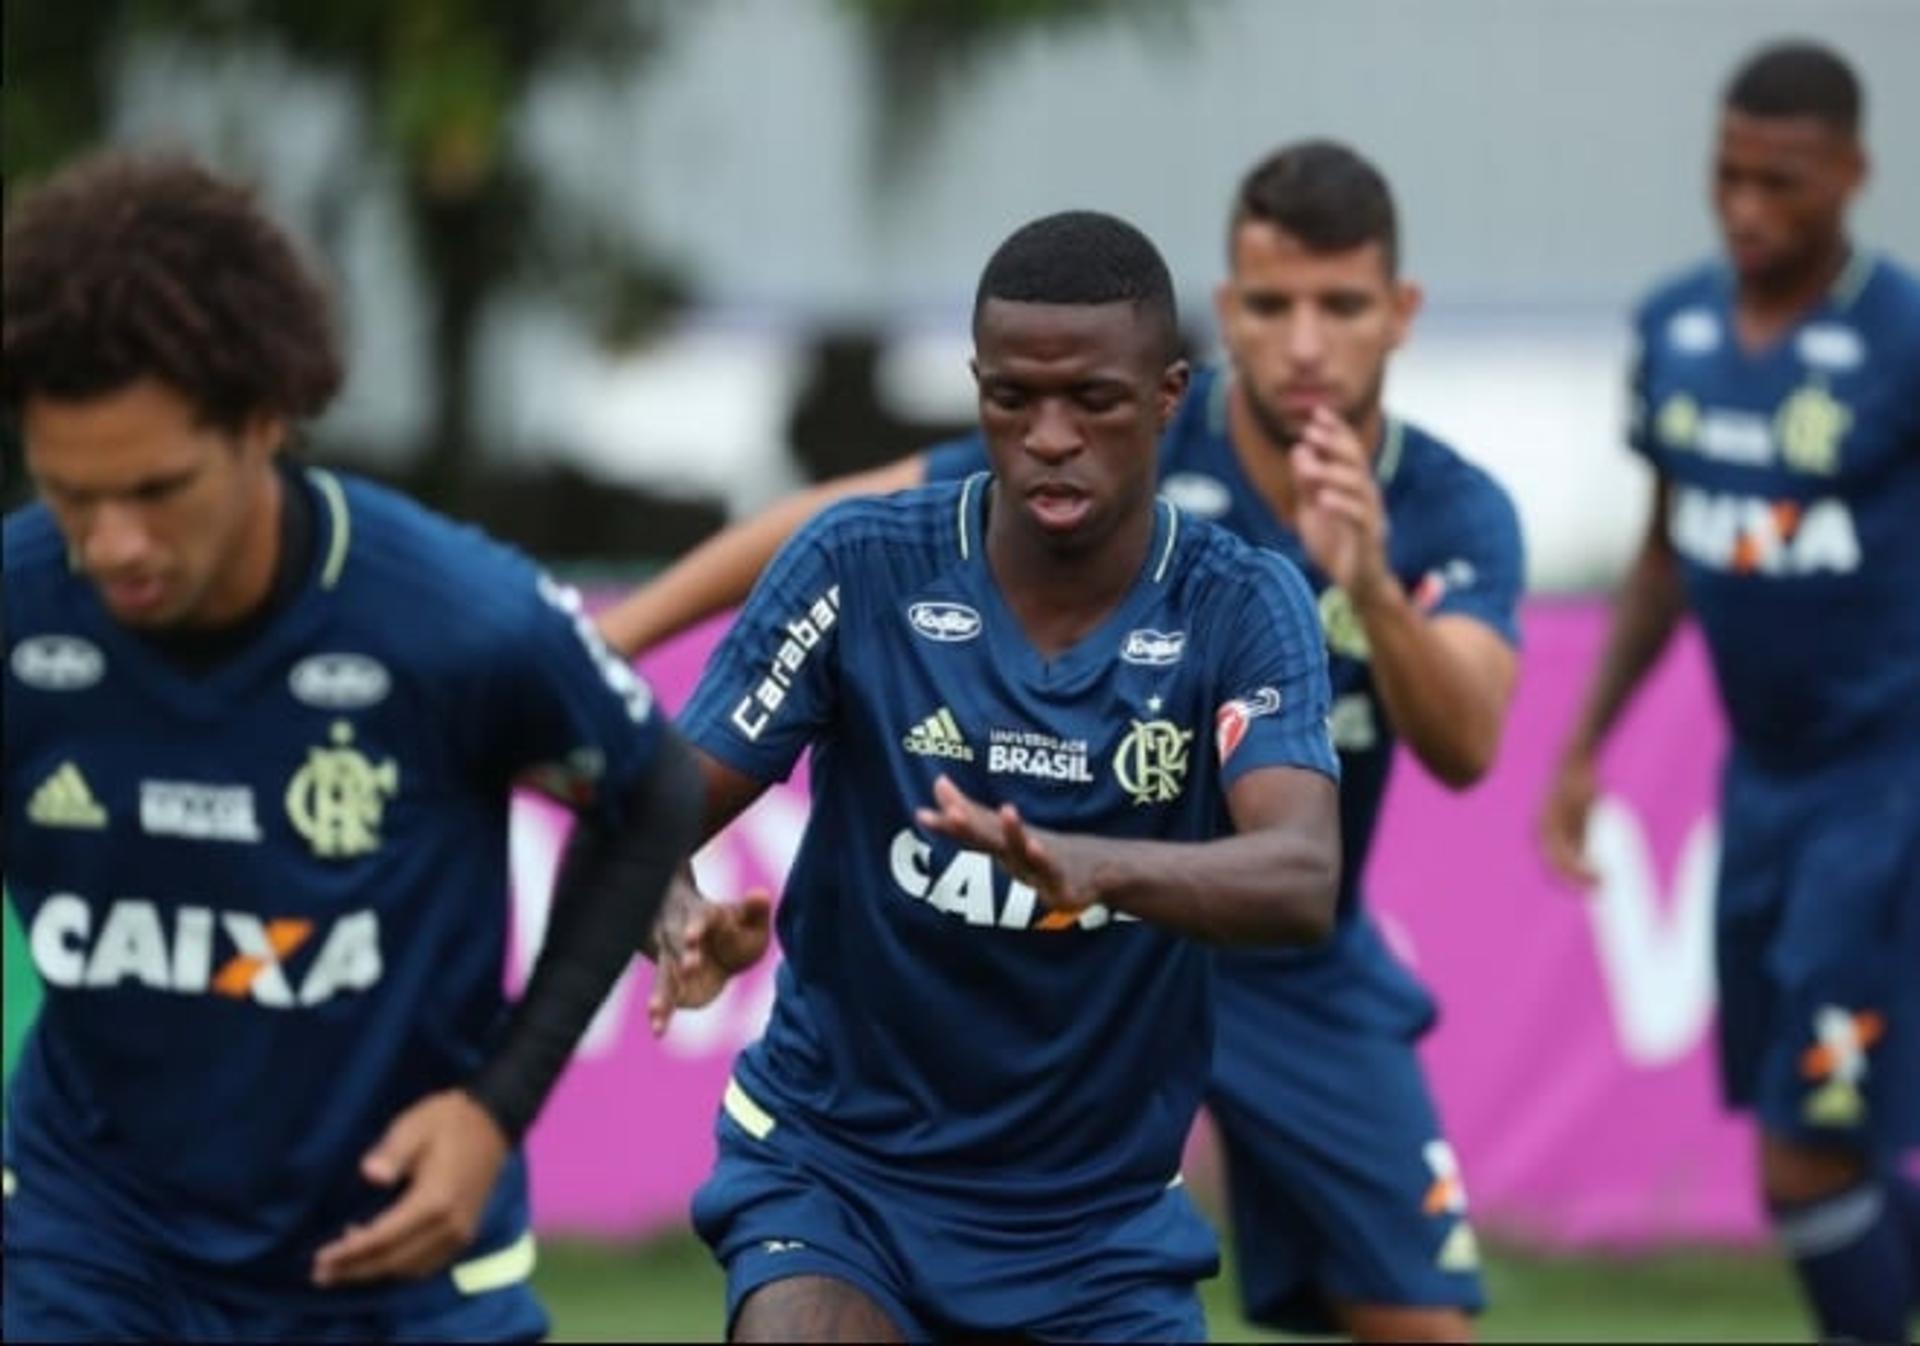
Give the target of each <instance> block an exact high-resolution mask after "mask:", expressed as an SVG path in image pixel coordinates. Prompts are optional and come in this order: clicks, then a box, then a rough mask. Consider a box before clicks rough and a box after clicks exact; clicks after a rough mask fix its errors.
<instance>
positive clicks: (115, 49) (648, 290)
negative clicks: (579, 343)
mask: <svg viewBox="0 0 1920 1346" xmlns="http://www.w3.org/2000/svg"><path fill="white" fill-rule="evenodd" d="M663 13H664V7H663V6H662V5H661V4H659V3H635V0H537V3H536V2H534V0H82V2H81V3H69V4H61V3H57V0H34V2H33V3H28V4H25V5H17V6H14V7H12V8H11V10H10V11H9V14H8V21H7V24H6V31H5V39H4V40H5V80H6V90H7V94H6V98H7V117H6V140H5V144H4V155H5V168H6V174H7V178H8V180H9V181H10V182H19V181H21V180H23V179H30V178H32V177H35V176H38V175H39V174H41V173H44V172H46V171H47V170H48V169H50V168H52V167H53V166H55V165H57V164H58V163H59V162H61V161H62V160H63V159H65V158H67V157H69V156H71V155H72V154H74V153H76V152H78V151H80V150H82V149H84V148H85V147H87V146H88V145H90V144H92V143H94V142H95V141H96V140H97V139H98V138H99V136H100V135H101V133H102V130H103V128H104V126H105V124H106V113H107V111H108V108H109V102H110V98H111V82H112V80H113V78H114V74H115V70H116V68H117V64H118V62H119V60H120V59H121V58H122V56H123V55H124V54H125V52H126V51H127V50H128V49H129V44H133V43H137V42H139V41H140V40H141V39H143V38H162V39H165V40H169V41H174V42H183V43H186V44H189V45H190V46H192V47H197V48H199V49H201V50H204V51H208V52H222V51H235V50H247V49H267V50H272V51H276V52H278V53H281V54H283V55H284V56H285V57H287V58H288V59H290V60H292V61H294V62H296V63H298V64H301V65H305V66H308V67H310V68H312V69H314V70H315V71H317V72H321V73H325V74H328V75H332V76H334V77H336V78H341V79H344V80H345V81H346V83H347V84H348V86H349V87H350V89H351V91H352V93H353V96H354V97H355V98H356V100H357V101H358V102H359V103H360V105H361V106H362V107H363V108H364V109H365V110H366V112H367V115H366V116H364V117H362V118H359V119H357V121H356V122H355V123H354V124H355V125H356V126H358V127H359V128H361V135H362V137H363V139H364V141H365V142H366V143H362V144H353V145H348V146H346V147H345V148H344V150H343V157H344V158H345V159H346V160H347V162H348V166H349V169H350V170H359V169H375V168H387V169H391V170H392V172H393V177H394V180H395V181H397V182H398V184H399V188H400V192H401V195H402V198H403V201H402V205H403V217H404V218H405V220H406V222H407V224H408V226H409V228H410V230H411V234H412V238H411V242H412V244H413V252H414V256H415V257H416V259H417V261H418V264H419V266H420V268H421V271H422V275H423V280H424V283H425V285H426V287H427V290H428V292H429V294H430V296H431V310H432V312H431V320H430V322H431V325H430V328H429V343H430V350H429V364H428V367H429V369H430V371H431V377H432V387H431V389H430V398H431V406H432V409H433V410H432V420H431V430H430V433H429V442H428V444H427V446H426V452H425V454H424V455H423V457H422V459H421V460H420V462H419V481H418V482H417V485H418V486H419V487H420V488H421V489H422V491H423V493H425V494H427V495H429V496H432V497H435V498H439V499H441V500H443V501H444V500H447V499H449V498H458V497H459V496H461V495H462V494H464V489H465V487H466V486H467V484H468V483H467V476H468V468H469V465H470V463H471V456H470V454H469V453H468V450H469V448H470V446H471V444H472V442H473V438H474V436H473V433H472V420H471V418H472V414H473V411H472V409H473V405H474V397H473V387H472V383H473V379H474V377H475V369H474V366H475V361H474V349H475V345H476V342H477V340H478V337H479V334H480V326H481V321H482V319H483V318H484V316H485V311H486V307H487V304H488V302H489V301H490V299H492V298H493V297H494V296H495V295H497V294H498V293H499V291H500V290H501V288H502V287H503V286H504V285H506V284H507V283H509V282H510V281H512V280H515V279H517V278H522V277H532V278H534V279H537V280H540V281H542V282H544V283H545V284H547V285H549V286H554V285H564V287H565V289H566V290H567V292H568V293H569V296H570V297H571V298H575V299H577V300H578V301H580V302H581V303H582V304H584V305H589V306H590V310H589V311H591V312H593V313H594V315H595V317H596V318H597V319H598V320H599V324H600V327H601V330H602V331H603V333H605V334H606V335H608V336H609V337H610V338H620V339H626V340H631V339H632V338H634V337H636V336H637V335H639V334H640V333H642V332H644V331H645V330H646V329H647V328H648V327H649V326H651V325H652V323H653V322H655V321H657V319H658V318H659V317H660V316H662V315H663V314H664V313H665V312H667V311H669V310H670V309H671V308H672V307H673V306H674V305H675V304H676V303H677V302H678V301H679V299H680V298H681V297H682V292H681V288H680V286H679V285H678V284H677V283H676V282H675V281H674V279H673V278H672V276H671V274H670V273H669V272H668V271H667V269H666V268H664V267H663V266H662V265H661V264H660V263H659V262H657V261H656V260H655V259H652V258H650V257H648V256H647V255H645V254H644V253H643V252H642V251H641V250H640V249H639V248H638V247H636V246H635V245H634V243H633V242H632V241H631V239H630V238H629V237H628V236H627V235H626V234H625V233H624V232H623V231H616V230H613V229H608V228H604V227H596V226H595V225H594V224H593V223H592V222H589V221H585V220H582V219H581V218H580V217H579V216H578V215H577V214H574V215H569V214H566V213H565V212H563V211H560V210H557V209H555V208H554V207H553V205H552V198H551V197H549V196H548V195H547V194H545V193H542V192H540V191H538V190H536V185H537V184H536V181H535V179H536V172H535V168H536V166H535V165H533V164H530V163H528V162H527V161H526V156H525V153H524V151H523V150H522V148H521V147H520V145H519V144H518V143H517V142H516V138H515V136H514V134H513V130H514V127H513V122H514V114H515V112H516V111H517V109H518V108H519V106H520V105H521V102H522V100H523V99H524V98H525V96H526V94H527V93H528V91H529V89H530V88H531V86H532V85H533V84H534V82H535V81H536V80H537V79H539V78H540V77H542V76H543V75H546V74H551V73H553V72H555V71H558V70H564V71H565V73H566V74H567V76H568V77H569V78H576V79H577V78H590V77H599V78H602V79H604V80H607V81H609V83H610V84H611V82H612V81H619V80H624V79H627V78H629V77H631V76H632V75H633V73H634V72H635V71H636V70H638V69H640V68H641V67H642V65H643V63H644V61H645V59H646V57H647V56H648V55H649V54H650V53H651V52H652V51H653V49H654V48H655V46H656V45H657V41H658V37H659V33H660V29H661V27H662V21H663V18H662V16H663Z"/></svg>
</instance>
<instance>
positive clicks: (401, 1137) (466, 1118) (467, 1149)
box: [313, 1089, 509, 1286]
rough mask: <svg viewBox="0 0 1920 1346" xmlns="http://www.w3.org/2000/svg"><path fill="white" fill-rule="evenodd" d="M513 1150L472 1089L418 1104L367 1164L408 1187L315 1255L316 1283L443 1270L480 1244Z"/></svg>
mask: <svg viewBox="0 0 1920 1346" xmlns="http://www.w3.org/2000/svg"><path fill="white" fill-rule="evenodd" d="M508 1149H509V1146H508V1144H507V1138H506V1136H505V1135H503V1134H502V1133H501V1131H500V1127H499V1125H498V1124H497V1123H495V1121H494V1120H493V1118H492V1116H490V1115H489V1114H488V1112H487V1110H486V1109H485V1108H483V1107H481V1106H480V1104H479V1102H478V1101H477V1100H475V1099H474V1097H473V1095H471V1094H469V1093H467V1092H466V1091H465V1090H464V1089H445V1090H442V1091H441V1092H440V1093H437V1094H430V1095H428V1096H427V1097H426V1098H423V1099H421V1100H420V1101H419V1102H418V1103H415V1104H414V1105H413V1106H412V1107H410V1108H408V1109H407V1110H406V1111H405V1112H403V1113H401V1114H400V1115H399V1116H398V1117H396V1118H395V1119H394V1121H393V1124H392V1125H391V1126H389V1127H388V1128H387V1133H386V1135H384V1136H382V1137H381V1138H380V1143H379V1144H377V1145H375V1146H374V1147H373V1148H372V1149H371V1150H369V1151H367V1153H366V1155H365V1157H363V1158H362V1159H361V1161H360V1172H361V1175H362V1176H363V1177H365V1178H366V1180H367V1181H368V1182H370V1183H373V1184H374V1185H375V1186H378V1187H394V1186H397V1185H399V1184H400V1183H402V1182H404V1183H405V1184H406V1187H405V1190H404V1191H402V1192H401V1193H400V1197H399V1199H398V1200H397V1201H395V1202H394V1203H393V1204H392V1205H391V1206H388V1207H387V1208H386V1209H385V1210H384V1211H382V1212H380V1214H379V1215H378V1216H377V1217H375V1218H374V1220H373V1221H372V1222H371V1223H369V1224H364V1225H349V1226H348V1227H347V1230H346V1232H345V1233H343V1234H342V1235H341V1236H340V1237H339V1238H337V1239H335V1240H334V1241H333V1242H331V1243H329V1244H327V1245H326V1247H324V1248H322V1249H320V1251H319V1252H318V1253H316V1254H314V1258H313V1283H314V1284H315V1285H320V1286H337V1285H359V1284H364V1283H365V1282H368V1281H383V1280H391V1279H395V1278H417V1277H421V1276H430V1275H432V1274H433V1273H434V1272H436V1271H439V1270H440V1269H441V1268H442V1267H444V1266H446V1265H447V1263H449V1262H451V1261H452V1260H453V1259H454V1258H455V1257H457V1256H458V1255H459V1254H460V1252H461V1251H462V1250H463V1249H465V1248H466V1247H467V1245H468V1244H470V1243H471V1242H472V1241H473V1235H474V1231H475V1230H476V1229H477V1228H478V1227H479V1224H480V1212H481V1211H482V1210H483V1209H485V1207H486V1204H487V1197H488V1195H489V1194H491V1193H492V1191H493V1184H494V1181H495V1179H497V1178H498V1177H499V1176H500V1166H501V1165H502V1164H503V1163H505V1162H506V1158H507V1151H508Z"/></svg>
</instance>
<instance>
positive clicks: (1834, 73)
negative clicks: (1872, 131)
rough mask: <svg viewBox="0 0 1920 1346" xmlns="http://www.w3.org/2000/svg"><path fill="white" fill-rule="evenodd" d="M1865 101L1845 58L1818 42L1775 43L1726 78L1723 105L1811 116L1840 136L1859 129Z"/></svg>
mask: <svg viewBox="0 0 1920 1346" xmlns="http://www.w3.org/2000/svg"><path fill="white" fill-rule="evenodd" d="M1863 101H1864V99H1863V97H1862V95H1861V92H1860V80H1859V77H1858V76H1856V75H1855V74H1854V73H1853V67H1852V66H1850V65H1848V64H1847V62H1846V60H1845V58H1844V57H1842V56H1841V55H1840V54H1839V53H1838V52H1836V51H1834V50H1833V49H1832V48H1831V47H1825V46H1822V45H1821V44H1819V43H1818V42H1776V43H1774V44H1773V45H1772V46H1768V47H1763V48H1762V49H1761V50H1759V51H1757V52H1755V53H1754V54H1753V55H1752V56H1750V57H1748V58H1747V60H1746V63H1745V64H1744V65H1742V66H1741V67H1740V68H1739V69H1738V70H1736V71H1734V74H1733V78H1732V79H1731V80H1729V81H1728V82H1727V94H1726V105H1727V106H1728V107H1729V108H1731V109H1733V110H1734V111H1736V112H1744V113H1746V114H1747V115H1748V116H1750V117H1811V118H1812V119H1813V120H1815V121H1818V122H1822V123H1824V124H1826V125H1827V126H1828V127H1831V128H1832V129H1833V130H1835V131H1838V132H1840V133H1841V134H1842V135H1846V136H1853V135H1858V134H1859V132H1860V114H1861V106H1862V103H1863Z"/></svg>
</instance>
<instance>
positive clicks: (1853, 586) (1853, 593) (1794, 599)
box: [1630, 253, 1920, 769]
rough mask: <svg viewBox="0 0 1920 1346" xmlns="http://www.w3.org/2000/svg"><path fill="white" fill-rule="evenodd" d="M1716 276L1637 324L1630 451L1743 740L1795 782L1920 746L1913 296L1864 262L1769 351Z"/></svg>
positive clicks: (1918, 411) (1723, 278)
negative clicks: (1790, 772) (1661, 501)
mask: <svg viewBox="0 0 1920 1346" xmlns="http://www.w3.org/2000/svg"><path fill="white" fill-rule="evenodd" d="M1734 300H1735V287H1734V281H1733V277H1732V276H1731V274H1730V273H1729V272H1728V271H1727V270H1726V269H1725V268H1724V267H1721V266H1718V265H1708V266H1703V267H1700V268H1698V269H1696V270H1694V271H1692V272H1689V273H1688V274H1686V275H1684V276H1682V277H1681V278H1680V279H1678V280H1676V281H1674V282H1672V283H1671V284H1668V285H1666V286H1664V287H1663V288H1661V289H1660V290H1659V291H1658V292H1656V293H1655V294H1654V295H1653V296H1652V297H1651V298H1650V299H1648V300H1647V301H1646V302H1645V303H1644V304H1643V305H1642V306H1641V308H1640V309H1639V311H1638V313H1637V315H1636V318H1635V335H1636V338H1637V340H1638V357H1637V359H1636V361H1635V366H1634V370H1633V411H1634V414H1633V423H1632V426H1631V433H1630V443H1631V444H1632V446H1633V448H1634V449H1635V451H1637V452H1638V453H1640V454H1641V455H1643V456H1644V457H1645V458H1646V459H1647V460H1648V461H1649V462H1650V463H1651V464H1652V465H1653V467H1654V469H1655V470H1656V471H1658V472H1659V473H1660V475H1661V477H1662V478H1663V479H1664V480H1665V482H1666V483H1667V489H1668V498H1667V513H1666V519H1665V526H1666V536H1667V539H1668V541H1669V542H1670V543H1671V544H1672V547H1673V550H1674V553H1675V554H1676V555H1677V556H1678V558H1679V561H1680V566H1681V571H1682V574H1683V575H1684V577H1685V582H1686V590H1687V599H1688V603H1689V606H1690V607H1691V609H1692V611H1693V613H1694V616H1695V618H1696V619H1697V620H1698V622H1699V624H1700V628H1701V630H1702V632H1703V633H1704V634H1705V636H1706V641H1707V648H1708V650H1709V651H1710V653H1711V655H1712V660H1713V667H1714V672H1715V674H1716V676H1717V678H1718V682H1719V687H1720V694H1721V696H1722V698H1723V699H1724V701H1725V703H1726V708H1727V714H1728V717H1729V719H1730V720H1731V722H1732V728H1733V737H1734V742H1735V745H1736V746H1737V748H1738V750H1739V751H1740V753H1741V754H1742V755H1743V756H1745V757H1747V758H1748V759H1749V760H1752V761H1755V762H1757V763H1760V764H1763V765H1766V766H1769V767H1773V768H1788V769H1793V768H1799V767H1806V766H1812V765H1816V764H1819V763H1821V762H1824V761H1828V760H1831V759H1833V758H1835V757H1838V756H1840V755H1842V754H1845V753H1847V752H1848V751H1849V750H1852V749H1856V748H1860V747H1867V746H1878V745H1881V744H1884V743H1886V742H1896V743H1909V744H1911V743H1914V742H1916V741H1920V281H1916V279H1915V277H1914V276H1912V275H1911V274H1909V273H1908V272H1906V271H1904V270H1902V269H1901V268H1900V267H1898V266H1896V265H1895V264H1894V263H1893V262H1892V261H1890V260H1888V259H1886V258H1884V257H1875V256H1873V255H1871V254H1868V253H1858V254H1856V255H1855V258H1854V260H1853V262H1852V264H1851V265H1850V266H1849V267H1848V268H1847V270H1846V272H1845V273H1844V274H1843V275H1842V276H1841V277H1840V279H1839V281H1838V282H1837V283H1836V284H1835V285H1834V287H1833V289H1832V291H1831V292H1830V293H1829V294H1828V295H1827V297H1826V298H1825V299H1824V300H1823V302H1821V303H1820V304H1819V305H1817V306H1816V307H1815V308H1814V309H1813V310H1812V311H1811V312H1809V313H1808V314H1806V315H1805V316H1804V317H1803V318H1802V319H1801V320H1800V321H1799V322H1797V323H1796V324H1795V325H1794V326H1793V327H1792V328H1791V329H1790V330H1789V331H1788V332H1786V333H1785V334H1784V335H1783V336H1781V337H1780V338H1779V339H1778V340H1776V341H1775V342H1774V343H1773V344H1772V345H1770V346H1768V347H1767V348H1766V349H1764V350H1759V351H1749V350H1746V349H1743V348H1742V346H1741V345H1740V343H1739V341H1738V339H1737V338H1736V336H1735V333H1734V322H1733V318H1734Z"/></svg>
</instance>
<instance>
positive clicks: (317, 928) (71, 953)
mask: <svg viewBox="0 0 1920 1346" xmlns="http://www.w3.org/2000/svg"><path fill="white" fill-rule="evenodd" d="M95 914H96V910H95V908H94V906H93V904H92V903H90V902H88V901H87V900H86V899H85V898H82V897H79V896H77V895H75V894H73V893H53V894H51V895H49V896H48V898H47V899H46V901H44V902H42V903H41V904H40V908H39V910H38V911H36V912H35V913H34V915H33V920H32V922H31V924H30V925H29V926H28V930H27V939H28V945H29V947H30V948H31V949H32V951H33V965H34V967H35V968H37V969H38V970H39V972H40V976H41V978H42V980H44V981H45V982H46V983H47V985H49V986H54V987H59V988H61V989H63V990H112V989H114V988H116V987H119V986H122V985H124V984H126V983H129V982H132V983H135V984H137V985H140V986H144V987H146V988H147V989H148V990H152V991H168V992H172V993H174V994H176V995H217V996H225V997H227V998H229V999H232V1000H245V1001H249V1002H251V1003H253V1004H256V1005H263V1006H265V1007H267V1008H269V1009H295V1008H299V1009H310V1008H312V1007H313V1006H315V1005H321V1004H325V1003H326V1002H327V1001H329V1000H332V999H333V998H334V997H335V996H337V995H341V994H343V993H347V992H360V991H365V990H368V989H369V988H371V987H373V986H375V985H377V984H378V983H379V981H380V977H381V971H382V959H381V956H380V917H379V915H378V914H377V913H376V912H373V911H354V912H348V913H346V914H344V915H342V916H338V917H336V918H334V919H333V920H332V921H331V922H318V921H314V920H312V919H309V918H305V917H279V918H274V917H267V916H261V915H258V914H256V913H254V912H250V911H218V910H215V909H214V908H212V907H201V906H192V905H185V906H179V907H175V908H173V909H172V910H170V911H168V910H163V909H162V908H161V907H160V906H158V905H157V904H155V903H153V902H149V901H146V900H144V899H142V898H123V899H121V900H119V901H117V902H114V903H112V904H111V905H109V906H108V907H107V908H106V911H105V913H104V915H103V916H102V918H101V919H100V921H99V923H98V925H97V926H96V924H95V920H94V917H95Z"/></svg>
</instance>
